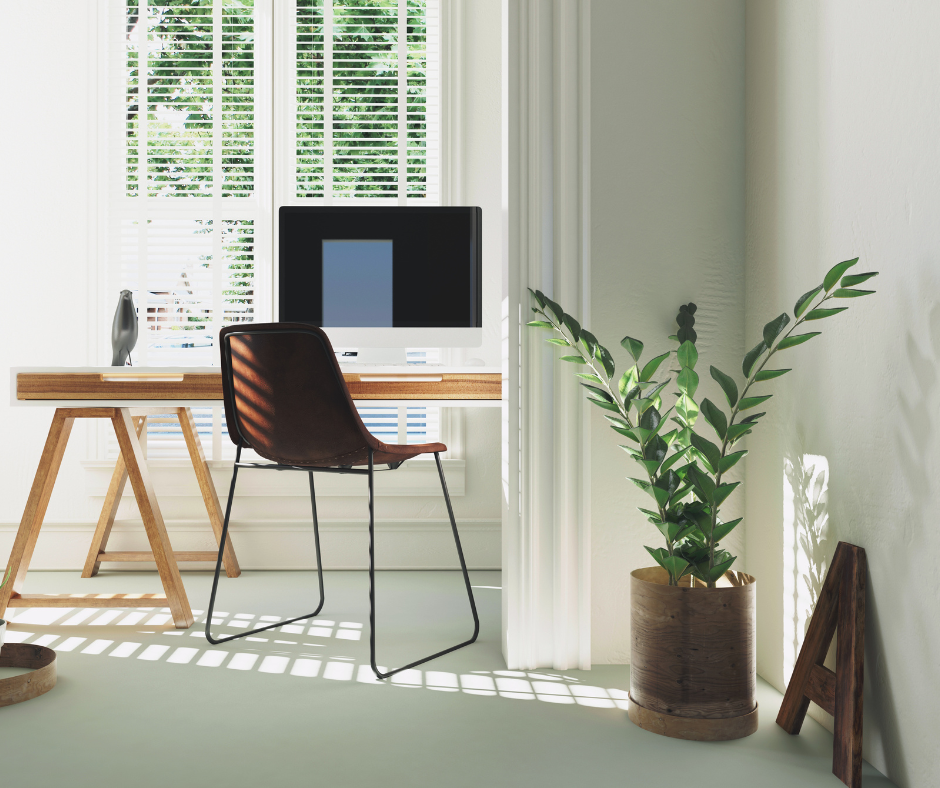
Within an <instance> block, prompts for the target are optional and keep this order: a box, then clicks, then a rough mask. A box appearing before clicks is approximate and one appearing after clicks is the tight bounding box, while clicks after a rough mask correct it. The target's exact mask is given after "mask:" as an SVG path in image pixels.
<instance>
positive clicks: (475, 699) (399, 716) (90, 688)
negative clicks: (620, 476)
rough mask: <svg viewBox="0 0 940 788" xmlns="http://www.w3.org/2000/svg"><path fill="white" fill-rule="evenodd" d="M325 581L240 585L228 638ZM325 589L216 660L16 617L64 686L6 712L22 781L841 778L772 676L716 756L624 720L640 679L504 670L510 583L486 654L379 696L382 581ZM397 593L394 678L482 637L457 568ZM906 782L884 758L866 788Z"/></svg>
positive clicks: (277, 576) (20, 632)
mask: <svg viewBox="0 0 940 788" xmlns="http://www.w3.org/2000/svg"><path fill="white" fill-rule="evenodd" d="M315 578H316V576H315V574H313V573H308V572H246V573H244V574H243V575H242V577H240V578H238V579H233V580H227V579H225V578H223V579H222V581H221V583H220V601H219V605H218V610H217V613H218V615H219V617H220V620H219V623H218V626H217V627H216V629H217V631H218V632H234V631H235V630H236V628H237V626H236V625H235V623H234V622H236V621H238V620H239V619H240V620H242V621H250V622H256V621H259V620H264V617H266V616H268V617H277V618H280V617H288V616H290V615H300V614H302V613H305V612H309V611H310V610H312V609H313V608H314V607H315V606H316V601H317V597H316V591H315V588H316V586H315ZM184 579H185V583H186V587H187V590H188V593H189V598H190V601H191V603H192V605H193V607H194V608H195V609H200V608H202V609H204V608H205V606H206V604H207V600H208V590H209V585H210V576H209V575H208V574H203V573H186V574H184ZM325 579H326V593H327V599H326V604H325V606H324V608H323V612H322V613H321V618H322V619H323V620H322V621H320V622H319V623H318V624H315V625H310V624H308V625H307V626H304V627H300V626H299V625H295V626H294V627H293V628H290V627H289V628H288V630H289V631H287V632H283V631H279V632H276V633H270V632H269V633H264V635H263V636H262V637H261V638H259V639H256V640H252V641H246V640H239V641H235V642H233V643H230V644H226V645H223V646H216V647H213V646H210V644H209V643H207V642H206V640H205V638H204V637H203V635H202V631H201V627H200V626H199V625H198V624H197V625H196V626H195V627H193V629H192V630H191V631H186V632H178V631H176V630H174V629H172V628H169V627H167V625H166V624H164V623H161V622H162V621H164V620H165V619H166V618H167V616H166V615H165V614H163V615H160V614H159V613H155V612H154V611H153V610H149V611H148V610H139V611H137V610H121V611H117V610H114V611H107V610H105V611H102V610H98V611H94V610H92V611H89V610H18V609H14V610H11V611H10V613H11V618H12V619H13V621H12V622H11V625H10V631H9V634H8V639H9V640H10V641H14V640H16V641H26V642H30V643H37V642H38V643H41V644H45V645H49V646H51V647H52V648H54V649H56V650H57V651H58V654H59V656H58V669H59V683H58V685H57V686H56V688H55V689H54V690H53V691H52V692H50V693H49V694H47V695H44V696H43V697H41V698H37V699H36V700H32V701H29V702H27V703H23V704H20V705H17V706H10V707H7V708H3V709H0V774H2V784H3V785H9V786H21V785H22V786H26V785H31V786H38V787H39V788H47V787H50V786H69V787H70V788H72V787H73V788H80V787H81V786H95V787H96V788H100V787H101V786H108V787H109V786H120V788H125V787H127V788H130V787H131V786H160V788H166V786H170V787H171V788H184V787H186V786H209V785H220V786H232V787H239V786H266V787H267V786H308V785H309V786H323V788H342V787H345V786H382V787H383V788H385V787H389V788H391V787H392V786H402V788H418V787H419V786H436V787H440V786H521V787H522V788H528V787H529V786H594V785H597V786H611V785H631V786H643V785H654V786H667V785H682V786H685V785H694V786H695V787H696V788H711V787H712V786H714V787H715V788H727V786H729V785H748V786H754V787H755V788H774V787H775V786H781V787H782V786H787V788H790V787H792V786H799V788H814V786H822V787H824V788H836V787H837V786H838V785H840V784H841V783H839V781H838V780H837V779H836V778H835V777H833V776H832V775H831V774H830V769H831V757H832V756H831V753H832V737H831V735H830V734H829V733H827V732H826V731H825V730H824V729H823V728H822V727H821V726H819V725H817V723H815V722H814V721H812V720H807V722H806V724H805V725H804V727H803V733H802V734H801V735H800V736H793V737H791V736H788V735H787V734H785V733H784V732H783V731H782V730H781V729H780V728H778V727H777V726H776V725H775V724H774V717H775V715H776V713H777V707H778V706H779V703H780V694H779V693H778V692H776V691H775V690H774V689H772V688H771V687H770V686H769V685H767V684H766V683H765V682H763V681H760V682H759V685H758V702H759V704H760V717H761V727H760V730H759V731H758V732H757V733H756V734H754V735H753V736H751V737H749V738H747V739H742V740H739V741H735V742H725V743H720V744H705V743H698V742H684V741H677V740H673V739H666V738H663V737H661V736H657V735H655V734H652V733H647V732H646V731H643V730H640V729H639V728H636V727H635V726H633V725H632V724H631V723H630V721H629V720H628V719H627V715H626V712H625V711H624V710H623V707H624V705H625V703H624V701H625V698H626V696H627V690H628V687H629V668H627V667H623V666H613V665H608V666H598V667H596V668H594V669H593V670H591V671H577V670H566V671H558V670H544V671H538V672H530V673H528V674H523V673H517V672H511V671H505V670H503V661H502V656H501V654H500V647H499V631H500V627H499V621H500V590H499V585H500V576H499V573H497V572H475V573H473V583H474V585H475V586H477V588H475V593H476V595H477V600H478V606H479V609H480V618H481V620H482V631H481V635H480V640H479V641H478V643H477V644H475V645H473V646H470V647H468V648H466V649H462V650H461V651H458V652H455V653H453V654H449V655H447V656H445V657H442V658H441V659H439V660H436V661H435V662H433V663H431V664H429V665H425V666H422V667H423V668H426V670H422V671H412V672H410V673H406V674H403V675H401V676H398V677H396V680H394V681H389V682H385V683H382V684H380V683H376V682H375V680H374V678H373V677H372V675H371V671H370V670H369V669H368V659H369V658H368V654H369V644H368V637H369V629H368V614H369V608H368V590H367V589H368V576H367V575H366V574H365V573H362V572H328V573H326V575H325ZM26 591H28V592H33V593H43V592H45V593H65V592H92V591H99V592H102V593H106V592H109V591H113V592H159V591H160V588H159V583H158V581H157V579H156V576H155V575H154V574H152V573H134V574H130V573H123V572H122V573H112V574H103V575H101V576H100V577H98V578H95V579H93V580H81V579H79V578H78V575H77V573H74V574H73V573H61V572H31V573H30V574H29V578H28V581H27V588H26ZM377 594H378V599H379V608H378V617H379V626H378V644H379V662H380V664H382V665H386V666H388V665H390V664H392V665H398V664H402V663H404V662H408V661H411V660H413V659H415V658H417V657H419V656H421V655H422V650H424V651H426V652H430V651H431V650H438V649H440V648H443V647H446V646H447V645H450V644H451V643H455V642H457V641H458V640H460V639H464V638H465V637H466V636H467V634H468V633H469V631H470V628H471V622H470V616H469V611H468V609H467V606H466V601H465V599H463V598H462V597H461V594H462V580H461V577H460V575H459V574H457V573H451V572H384V573H379V575H378V590H377ZM223 613H224V614H225V615H224V616H223V615H222V614H223ZM115 614H117V615H115ZM112 616H114V617H113V618H112ZM155 616H159V617H158V618H157V619H156V620H154V618H155ZM277 618H269V619H267V620H277ZM197 621H204V616H197ZM10 672H11V671H9V670H6V671H3V675H9V673H10ZM891 785H892V783H890V782H889V781H888V780H887V779H885V778H884V777H883V776H881V775H880V774H879V773H878V772H876V771H875V770H874V769H872V768H871V767H870V766H868V765H867V764H866V766H865V786H866V788H877V787H881V788H886V787H887V786H891Z"/></svg>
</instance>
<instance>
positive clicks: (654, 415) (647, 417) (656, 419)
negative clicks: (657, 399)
mask: <svg viewBox="0 0 940 788" xmlns="http://www.w3.org/2000/svg"><path fill="white" fill-rule="evenodd" d="M661 421H662V416H661V415H660V414H659V411H658V410H656V408H655V407H649V408H647V409H646V410H645V411H643V415H642V416H640V427H642V428H643V429H644V430H650V431H651V432H652V431H653V430H655V429H656V428H658V427H659V424H660V422H661Z"/></svg>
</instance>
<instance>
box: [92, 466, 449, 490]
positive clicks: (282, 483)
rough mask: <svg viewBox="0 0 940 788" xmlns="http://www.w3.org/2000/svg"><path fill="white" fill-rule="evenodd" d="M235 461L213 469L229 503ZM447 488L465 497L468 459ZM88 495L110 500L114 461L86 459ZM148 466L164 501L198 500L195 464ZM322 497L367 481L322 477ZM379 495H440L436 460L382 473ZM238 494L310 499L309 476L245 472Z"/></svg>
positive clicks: (319, 476)
mask: <svg viewBox="0 0 940 788" xmlns="http://www.w3.org/2000/svg"><path fill="white" fill-rule="evenodd" d="M232 464H233V463H232V461H231V460H221V461H217V460H210V461H209V469H210V471H211V473H212V480H213V481H214V482H215V489H216V490H217V491H218V494H219V498H220V499H224V498H225V496H226V494H227V493H228V488H229V485H230V484H231V480H232ZM441 464H442V465H443V466H444V476H445V478H446V479H447V489H448V491H449V492H450V494H451V497H462V496H463V495H464V490H465V476H466V460H451V459H447V460H441ZM82 466H83V467H84V469H85V492H86V494H87V495H88V496H90V497H95V498H104V496H105V494H106V493H107V490H108V484H109V483H110V481H111V475H112V473H113V472H114V462H113V461H112V460H85V461H83V462H82ZM147 466H148V467H149V469H150V475H151V477H152V479H153V486H154V488H155V490H156V492H157V496H158V497H163V496H169V497H174V496H178V497H198V496H199V495H200V493H199V485H198V483H197V482H196V475H195V473H194V472H193V466H192V465H191V464H190V462H189V460H148V462H147ZM314 481H315V482H316V489H317V496H321V495H326V496H333V497H345V498H365V497H368V494H369V490H368V485H367V483H366V480H365V479H364V478H362V477H361V476H358V475H348V476H347V475H340V474H334V473H318V474H317V475H316V477H315V479H314ZM375 492H376V495H377V496H381V497H428V496H433V497H437V496H440V495H441V482H440V479H439V478H438V475H437V466H436V465H435V463H434V460H409V461H408V462H406V463H405V464H404V465H402V466H401V467H400V468H398V469H397V470H396V471H389V472H386V471H377V472H376V474H375ZM236 493H237V495H238V496H239V497H243V496H253V497H303V498H306V497H307V496H309V495H310V488H309V486H308V484H307V477H306V474H303V473H291V472H284V473H274V472H271V471H253V470H250V469H249V470H243V471H242V472H241V473H240V474H239V479H238V487H237V489H236ZM124 495H125V497H133V492H132V491H131V486H130V485H129V484H128V485H127V486H126V487H125V489H124Z"/></svg>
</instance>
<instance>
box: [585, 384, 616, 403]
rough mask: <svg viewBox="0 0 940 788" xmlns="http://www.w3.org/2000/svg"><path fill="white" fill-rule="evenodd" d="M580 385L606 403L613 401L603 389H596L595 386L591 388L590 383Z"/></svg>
mask: <svg viewBox="0 0 940 788" xmlns="http://www.w3.org/2000/svg"><path fill="white" fill-rule="evenodd" d="M581 385H582V386H584V388H586V389H587V390H588V391H590V392H592V393H594V394H596V395H597V396H599V397H600V398H601V399H603V400H606V401H607V402H613V401H614V398H613V397H611V396H610V394H608V393H607V392H606V391H604V389H602V388H598V387H597V386H592V385H591V384H590V383H582V384H581Z"/></svg>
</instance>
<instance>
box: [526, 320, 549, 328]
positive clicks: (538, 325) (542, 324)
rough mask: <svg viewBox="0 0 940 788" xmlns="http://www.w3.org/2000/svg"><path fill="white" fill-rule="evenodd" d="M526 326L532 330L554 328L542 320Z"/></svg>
mask: <svg viewBox="0 0 940 788" xmlns="http://www.w3.org/2000/svg"><path fill="white" fill-rule="evenodd" d="M526 325H527V326H532V327H533V328H554V326H553V325H552V324H551V323H546V322H545V321H544V320H533V321H531V322H529V323H526Z"/></svg>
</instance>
